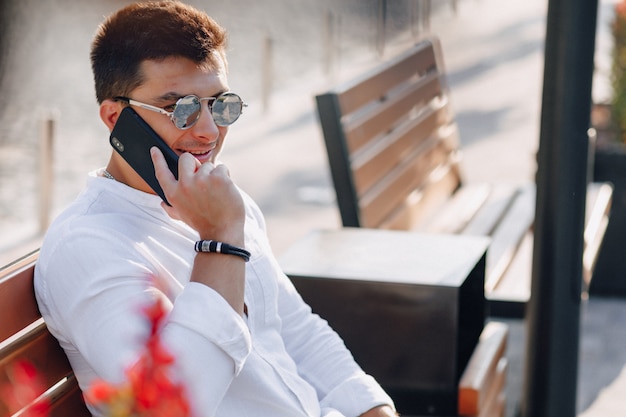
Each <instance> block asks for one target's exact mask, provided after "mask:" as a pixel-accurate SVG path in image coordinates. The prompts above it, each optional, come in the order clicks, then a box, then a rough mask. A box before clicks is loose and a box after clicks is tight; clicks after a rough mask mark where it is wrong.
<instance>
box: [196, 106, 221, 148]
mask: <svg viewBox="0 0 626 417" xmlns="http://www.w3.org/2000/svg"><path fill="white" fill-rule="evenodd" d="M201 106H202V109H201V110H200V117H199V118H198V121H197V122H196V124H194V125H193V126H192V127H191V129H192V132H193V134H194V135H195V136H197V137H201V138H206V139H207V140H210V141H213V140H215V139H216V138H217V137H218V136H219V134H220V132H219V129H218V127H217V125H216V124H215V120H213V115H212V114H211V107H210V105H209V103H208V102H206V101H205V102H203V103H201Z"/></svg>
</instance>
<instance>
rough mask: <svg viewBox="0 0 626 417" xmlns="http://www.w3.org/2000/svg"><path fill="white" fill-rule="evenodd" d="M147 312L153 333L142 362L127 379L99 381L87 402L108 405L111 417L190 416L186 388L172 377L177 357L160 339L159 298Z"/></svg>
mask: <svg viewBox="0 0 626 417" xmlns="http://www.w3.org/2000/svg"><path fill="white" fill-rule="evenodd" d="M144 314H145V316H146V317H147V318H148V320H149V321H150V325H151V331H150V335H149V336H148V339H147V340H146V343H145V350H144V352H143V353H142V355H141V357H140V358H139V361H137V363H136V364H135V365H134V366H132V367H131V368H129V369H128V370H127V371H126V377H127V381H126V382H125V383H123V384H121V385H113V384H109V383H108V382H106V381H102V380H98V381H96V382H94V383H93V384H92V385H91V387H90V388H89V389H88V390H87V391H86V392H85V401H86V402H87V403H88V404H93V405H95V406H98V407H104V408H105V410H106V411H107V416H108V417H148V416H149V417H173V416H176V417H178V416H180V417H189V416H190V409H189V403H188V402H187V398H186V397H185V392H184V389H183V387H182V386H181V385H180V384H176V383H174V382H173V381H172V380H171V378H170V376H169V369H170V367H171V365H172V364H173V363H174V357H173V356H172V355H170V353H169V352H167V351H166V349H165V348H164V346H163V345H162V344H161V340H160V338H159V332H158V330H159V327H160V326H161V323H162V321H163V318H164V317H165V310H164V308H163V304H162V303H161V302H160V301H156V302H155V303H154V304H153V305H151V306H149V307H148V308H146V309H144Z"/></svg>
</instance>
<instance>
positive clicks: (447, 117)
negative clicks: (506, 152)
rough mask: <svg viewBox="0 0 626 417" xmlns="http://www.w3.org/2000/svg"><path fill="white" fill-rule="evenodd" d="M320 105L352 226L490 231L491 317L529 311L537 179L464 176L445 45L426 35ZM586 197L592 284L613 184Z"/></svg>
mask: <svg viewBox="0 0 626 417" xmlns="http://www.w3.org/2000/svg"><path fill="white" fill-rule="evenodd" d="M316 101H317V109H318V113H319V119H320V122H321V126H322V131H323V134H324V140H325V144H326V150H327V153H328V160H329V165H330V169H331V174H332V178H333V183H334V187H335V191H336V195H337V204H338V207H339V211H340V214H341V219H342V223H343V225H344V226H348V227H365V228H382V229H399V230H416V231H421V232H429V233H452V234H474V235H485V236H489V237H491V239H492V243H491V247H490V249H489V254H488V258H487V277H486V280H485V291H486V296H487V299H488V300H489V305H490V310H491V313H490V314H491V315H494V316H510V317H523V315H524V311H525V305H526V302H527V301H528V299H529V297H530V278H531V274H530V268H531V263H532V246H533V245H532V226H533V222H534V211H535V184H534V183H528V184H497V183H494V184H487V183H477V184H470V183H464V182H463V180H462V177H461V173H460V169H459V162H460V159H461V149H460V146H459V140H458V131H457V126H456V123H455V120H454V116H453V112H452V109H451V106H450V100H449V92H448V88H447V86H446V80H445V71H444V66H443V61H442V53H441V46H440V43H439V41H438V40H437V39H436V38H431V39H426V40H424V41H422V42H420V43H419V44H418V45H416V46H415V47H413V48H411V49H410V50H408V51H407V52H405V53H404V54H402V55H400V56H398V57H396V58H395V59H392V60H391V61H389V62H387V63H384V64H382V65H381V66H380V67H378V68H376V69H374V70H373V71H371V72H369V73H367V74H365V75H364V76H362V77H360V78H358V79H356V80H354V81H351V82H349V83H346V84H343V85H340V86H338V87H337V88H334V89H332V90H331V91H329V92H326V93H324V94H320V95H317V96H316ZM485 157H486V158H488V157H489V156H488V155H485ZM587 196H588V198H587V219H586V225H585V233H584V240H585V252H584V279H585V282H587V283H589V281H590V280H591V275H592V273H593V267H594V265H595V260H596V258H597V254H598V249H599V247H600V244H601V241H602V237H603V236H604V231H605V229H606V225H607V222H608V213H609V208H610V202H611V198H612V187H611V186H610V185H608V184H590V186H589V191H588V193H587Z"/></svg>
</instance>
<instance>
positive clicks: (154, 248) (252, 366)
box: [35, 172, 392, 417]
mask: <svg viewBox="0 0 626 417" xmlns="http://www.w3.org/2000/svg"><path fill="white" fill-rule="evenodd" d="M242 194H243V193H242ZM243 196H244V201H245V203H246V223H245V247H246V249H247V250H249V251H250V252H251V253H252V258H251V260H250V262H248V263H247V264H246V288H245V303H246V306H247V308H248V310H247V311H248V316H247V318H246V319H244V318H242V317H241V316H239V315H238V314H237V313H236V312H235V311H234V310H233V309H232V308H231V307H230V305H229V304H228V303H227V302H226V301H225V300H224V299H223V298H222V297H221V296H220V295H219V294H218V293H217V292H215V291H214V290H212V289H211V288H210V287H208V286H205V285H203V284H200V283H195V282H189V275H190V271H191V265H192V263H193V259H194V257H195V251H194V248H193V245H194V243H195V241H196V240H197V239H198V234H197V233H196V232H195V231H194V230H192V229H191V228H189V227H188V226H187V225H185V224H184V223H182V222H179V221H175V220H172V219H171V218H169V217H168V216H167V214H166V213H165V211H164V210H163V209H162V208H161V206H160V202H161V200H160V198H159V197H157V196H154V195H151V194H147V193H143V192H141V191H138V190H135V189H132V188H130V187H128V186H126V185H124V184H121V183H119V182H116V181H113V180H110V179H107V178H102V177H99V176H97V175H96V173H95V172H94V173H92V174H91V175H90V178H89V179H88V186H87V188H86V190H85V191H84V192H83V193H82V194H81V195H80V196H79V197H78V198H77V200H76V201H75V202H74V203H73V204H72V205H71V206H70V207H69V208H68V209H67V210H66V211H65V212H64V213H63V214H61V216H59V218H57V219H56V220H55V222H54V223H53V225H52V226H51V227H50V229H49V231H48V233H47V236H46V238H45V241H44V244H43V246H42V249H41V253H40V256H39V260H38V263H37V267H36V269H35V291H36V295H37V300H38V303H39V307H40V310H41V312H42V315H43V317H44V319H45V320H46V323H47V325H48V328H49V329H50V331H51V332H52V334H54V335H55V336H56V337H57V339H59V342H60V344H61V346H62V347H63V349H64V350H65V353H66V354H67V356H68V358H69V360H70V363H71V365H72V368H73V369H74V371H75V373H76V376H77V378H78V381H79V384H80V386H81V388H82V389H83V390H84V389H86V387H88V386H89V384H90V383H91V382H92V381H93V380H94V378H96V377H100V378H104V379H106V380H109V381H112V382H116V383H119V382H121V381H123V379H124V370H125V369H126V368H127V367H128V366H129V365H130V364H131V363H132V362H133V361H134V360H136V358H137V357H138V352H139V350H140V349H141V347H142V341H143V340H144V338H145V334H146V332H147V330H148V327H147V325H146V322H145V318H144V317H143V316H142V314H141V313H140V307H141V306H142V305H145V304H146V303H148V302H149V301H150V300H153V298H154V296H155V295H157V296H161V295H164V296H165V297H166V299H167V300H168V309H171V311H169V315H168V317H167V319H166V324H165V326H164V328H163V330H162V333H161V339H162V341H163V343H164V344H165V346H166V347H167V348H168V349H169V350H170V351H171V352H172V353H173V354H174V355H175V357H176V362H175V367H176V368H175V369H176V371H177V373H176V376H177V377H178V378H180V379H181V380H182V381H184V383H185V386H186V388H187V390H188V396H189V400H190V403H191V405H192V410H193V411H194V415H196V416H237V417H246V416H254V417H263V416H268V417H269V416H272V417H276V416H331V415H332V416H340V415H345V416H358V415H359V414H361V413H363V412H365V411H367V410H369V409H370V408H372V407H375V406H377V405H381V404H390V405H391V404H392V402H391V399H390V398H389V397H388V396H387V395H386V394H385V393H384V391H383V390H382V389H381V388H380V386H379V385H378V384H377V383H376V382H375V381H374V379H373V378H372V377H370V376H368V375H366V374H365V373H364V372H363V371H362V370H361V369H360V368H359V366H358V365H357V364H356V363H355V362H354V360H353V358H352V356H351V355H350V353H349V352H348V351H347V349H346V348H345V346H344V344H343V342H342V341H341V339H340V338H339V337H338V336H337V334H336V333H334V332H333V331H332V330H331V329H330V328H329V326H328V325H327V323H326V322H325V321H324V320H322V319H320V318H319V317H318V316H316V315H314V314H312V313H311V310H310V308H309V307H308V306H307V305H306V304H305V303H304V302H303V301H302V299H301V298H300V296H299V295H298V293H297V292H296V290H295V288H294V287H293V285H292V284H291V282H290V281H289V279H288V278H287V277H286V276H285V275H284V274H283V273H282V272H281V270H280V268H279V266H278V264H277V262H276V260H275V259H274V257H273V256H272V254H271V250H270V247H269V243H268V241H267V237H266V233H265V225H264V219H263V217H262V215H261V213H260V211H259V209H258V207H257V206H256V205H255V204H254V202H253V201H252V200H251V199H250V198H249V197H248V196H246V195H245V194H243ZM224 256H231V255H224ZM91 411H92V413H93V414H94V415H101V413H102V412H101V411H98V410H94V409H92V410H91Z"/></svg>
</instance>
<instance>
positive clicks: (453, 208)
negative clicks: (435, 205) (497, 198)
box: [418, 183, 492, 234]
mask: <svg viewBox="0 0 626 417" xmlns="http://www.w3.org/2000/svg"><path fill="white" fill-rule="evenodd" d="M491 189H492V186H491V184H487V183H476V184H468V185H464V186H463V187H461V188H460V189H459V190H458V191H457V192H455V193H454V194H453V195H452V197H451V198H450V199H448V201H446V203H445V204H444V205H443V207H442V208H441V210H438V212H437V213H436V215H435V216H434V218H433V219H432V221H429V222H425V224H424V225H423V227H420V228H419V229H418V230H420V231H423V232H427V233H451V234H457V233H460V232H461V231H462V230H463V229H464V228H465V227H466V226H467V224H468V223H469V222H470V221H471V220H472V219H473V218H474V216H475V215H476V213H477V212H478V211H479V210H480V208H481V207H483V205H484V204H485V202H486V201H487V199H488V197H489V195H490V193H491Z"/></svg>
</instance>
